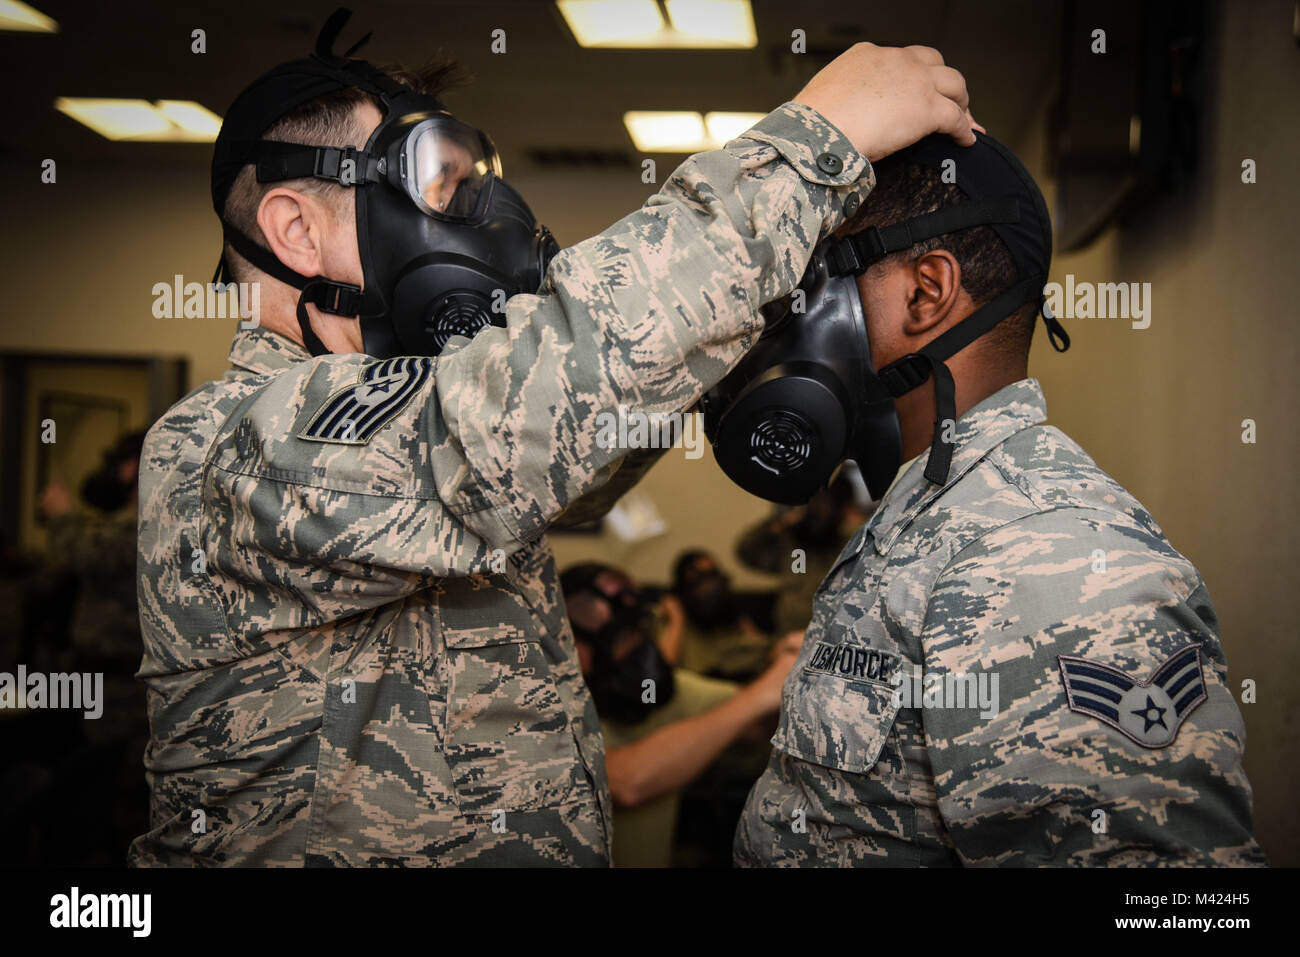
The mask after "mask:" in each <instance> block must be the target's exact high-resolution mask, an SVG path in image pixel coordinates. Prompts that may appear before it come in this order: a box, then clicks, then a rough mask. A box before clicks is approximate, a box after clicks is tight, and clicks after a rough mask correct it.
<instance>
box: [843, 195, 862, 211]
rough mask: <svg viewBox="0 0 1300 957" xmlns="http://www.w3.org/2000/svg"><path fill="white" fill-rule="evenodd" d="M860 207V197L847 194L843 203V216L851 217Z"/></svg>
mask: <svg viewBox="0 0 1300 957" xmlns="http://www.w3.org/2000/svg"><path fill="white" fill-rule="evenodd" d="M861 205H862V197H861V196H859V195H858V194H857V193H849V198H848V199H846V200H845V201H844V215H845V216H853V215H854V214H855V213H856V212H857V211H858V207H859V206H861Z"/></svg>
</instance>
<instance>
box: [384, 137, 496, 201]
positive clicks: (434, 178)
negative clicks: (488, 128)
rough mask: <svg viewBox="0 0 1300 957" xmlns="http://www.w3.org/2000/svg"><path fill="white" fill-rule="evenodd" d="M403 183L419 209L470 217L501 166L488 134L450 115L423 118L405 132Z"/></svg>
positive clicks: (486, 194)
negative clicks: (492, 149) (486, 135)
mask: <svg viewBox="0 0 1300 957" xmlns="http://www.w3.org/2000/svg"><path fill="white" fill-rule="evenodd" d="M405 152H406V157H405V159H406V162H405V163H404V164H403V168H402V171H401V175H402V181H403V182H402V185H403V187H404V188H405V189H406V192H407V193H408V194H409V195H410V196H411V198H412V199H413V200H414V201H415V204H416V205H417V206H419V207H420V209H421V210H422V211H424V212H425V213H428V214H429V215H430V216H435V217H439V218H442V219H449V220H455V221H457V222H472V221H473V220H474V219H475V218H476V217H477V216H479V215H481V213H482V212H483V210H484V209H485V208H486V205H487V198H488V194H489V193H490V191H491V184H492V178H493V175H494V174H496V171H497V170H498V169H499V167H500V163H499V161H498V160H497V158H496V155H495V153H493V152H492V151H491V144H490V143H489V142H488V141H487V138H486V137H485V136H484V135H483V134H482V133H480V132H479V131H478V130H476V129H474V128H473V127H470V126H466V125H465V124H464V123H461V122H460V121H459V120H456V119H454V118H452V117H450V116H437V117H433V118H431V119H427V120H423V121H421V122H420V123H418V124H416V126H415V127H413V128H412V130H411V131H410V133H408V134H407V137H406V144H405Z"/></svg>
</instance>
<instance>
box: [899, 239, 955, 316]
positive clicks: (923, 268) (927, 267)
mask: <svg viewBox="0 0 1300 957" xmlns="http://www.w3.org/2000/svg"><path fill="white" fill-rule="evenodd" d="M909 271H910V273H911V275H910V276H909V279H910V285H911V290H910V292H911V296H910V298H909V300H908V304H907V317H906V319H905V320H904V324H903V332H904V334H905V335H909V336H920V335H925V334H927V333H930V332H932V331H934V330H936V329H938V328H939V327H941V326H943V325H944V324H945V323H946V322H947V320H949V319H955V318H956V316H955V315H954V312H955V310H956V309H957V307H958V305H959V303H960V300H961V298H962V288H961V264H960V263H958V262H957V257H956V256H954V255H953V254H952V253H950V252H949V251H948V250H946V249H935V250H931V251H930V252H928V253H925V254H924V255H923V256H921V257H920V258H919V259H917V260H916V261H915V262H913V263H911V264H910V270H909Z"/></svg>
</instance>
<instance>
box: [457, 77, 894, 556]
mask: <svg viewBox="0 0 1300 957" xmlns="http://www.w3.org/2000/svg"><path fill="white" fill-rule="evenodd" d="M873 185H874V175H873V173H872V170H871V167H870V165H869V164H868V163H867V161H866V159H865V157H863V156H861V155H860V154H858V153H857V152H856V151H855V150H854V149H853V147H852V145H851V144H850V143H849V141H848V140H847V139H846V138H845V137H844V135H843V134H842V133H840V132H839V131H838V130H836V129H835V128H834V127H833V126H831V125H830V124H829V123H827V122H826V120H825V119H823V118H822V117H821V116H820V115H819V114H817V113H816V112H814V111H813V110H811V109H808V108H807V107H803V106H800V105H797V104H792V103H787V104H786V105H784V106H782V107H781V108H780V109H778V110H776V111H774V112H773V113H771V114H769V115H768V116H767V117H765V118H764V119H763V120H762V121H760V122H759V123H758V124H757V125H756V126H755V127H754V128H753V129H752V130H750V131H749V132H747V133H746V134H744V135H743V136H741V137H739V138H738V139H736V140H733V141H732V142H731V143H729V144H727V146H726V148H724V149H721V150H716V151H713V152H708V153H701V154H699V155H696V156H693V157H691V158H690V159H688V160H687V161H686V162H685V163H683V164H682V165H681V166H680V167H679V168H678V169H677V170H676V172H674V173H673V174H672V176H671V177H670V178H669V180H668V181H667V182H666V183H665V185H664V187H663V188H662V189H661V190H660V191H659V192H658V193H657V194H656V195H654V196H652V197H651V198H650V199H649V200H648V201H647V202H646V203H645V205H644V206H643V207H642V209H641V210H639V211H638V212H636V213H633V214H632V215H630V216H627V217H626V218H624V219H622V220H621V221H619V222H618V223H615V224H614V225H613V226H611V227H610V228H609V229H607V230H605V231H604V232H603V233H601V234H600V235H598V236H595V237H593V238H592V239H589V240H586V241H585V242H582V243H579V244H578V245H576V246H573V247H571V248H569V249H566V250H564V251H563V252H561V253H560V254H559V255H558V256H557V257H556V259H555V260H554V262H553V263H552V264H551V267H550V269H549V272H548V274H547V279H546V283H545V286H544V289H543V293H542V294H541V295H536V296H516V297H514V298H513V299H511V300H510V301H509V302H508V303H507V305H506V327H505V328H495V327H494V328H490V329H486V330H484V331H482V332H480V333H479V334H478V335H477V336H476V337H475V338H474V339H473V340H472V341H470V342H467V343H463V344H461V345H460V348H459V349H456V350H454V351H451V352H445V353H444V354H443V355H442V356H441V357H440V358H439V360H438V376H437V390H438V398H439V401H440V403H441V407H442V411H443V414H444V417H445V420H446V422H447V426H448V429H449V431H450V433H451V435H453V436H454V437H455V438H456V440H457V441H458V442H459V443H460V444H461V446H463V449H464V457H465V461H466V462H467V464H468V468H469V474H468V475H467V476H466V479H465V482H464V483H463V485H462V487H461V489H460V495H461V496H462V498H464V497H469V496H476V495H481V496H483V497H484V498H485V499H486V501H487V502H488V503H489V507H487V508H482V509H478V510H474V511H467V512H466V513H465V521H466V523H467V524H468V526H469V527H470V528H471V529H473V530H474V531H475V532H476V533H477V534H478V535H480V536H481V537H482V538H483V539H484V540H486V541H489V542H491V543H492V544H494V545H499V546H507V547H508V543H509V542H511V541H529V540H531V539H533V538H535V537H537V536H538V535H539V534H541V533H542V531H543V530H544V529H545V528H546V526H547V525H548V523H550V522H551V521H552V520H553V519H554V518H555V517H556V516H557V515H558V514H560V513H561V512H562V511H563V510H564V509H565V508H566V507H567V506H568V505H569V504H570V503H571V502H573V501H574V500H575V499H577V498H579V497H580V496H582V495H583V494H585V493H586V492H588V491H590V490H591V489H593V488H595V487H597V486H599V485H601V484H603V483H604V482H606V481H607V480H608V479H609V478H610V477H611V475H612V474H613V471H614V469H615V467H616V463H617V461H618V459H619V458H620V457H622V456H623V455H625V454H626V451H627V450H623V449H617V448H604V447H602V445H601V444H600V443H599V442H598V441H597V433H598V430H599V429H598V423H599V421H600V418H601V416H602V414H604V415H607V416H616V415H618V414H620V413H623V412H634V413H646V414H664V413H673V412H680V411H682V410H684V409H686V408H687V407H689V406H690V405H692V404H693V403H694V402H695V401H696V399H698V397H699V396H700V395H701V394H702V393H703V392H704V391H706V390H707V389H708V388H710V387H711V386H712V385H713V384H714V383H716V382H717V381H718V380H719V379H720V378H721V377H722V376H723V375H724V374H725V373H726V372H727V371H728V370H729V369H730V368H731V367H732V366H733V365H734V364H735V363H736V362H737V361H739V359H740V357H741V356H742V355H743V354H744V352H745V351H746V350H747V349H748V347H749V346H750V345H751V344H752V342H753V341H754V339H755V337H756V336H757V334H758V332H759V329H760V323H761V320H760V317H759V314H758V308H759V306H760V305H762V304H764V303H766V302H769V301H771V300H773V299H776V298H778V297H779V296H781V295H784V294H786V293H788V292H789V291H790V290H791V289H793V288H794V286H795V284H796V283H797V281H798V279H799V277H800V276H801V274H802V272H803V269H804V267H805V266H806V264H807V261H808V258H809V255H810V254H811V251H812V248H813V246H814V245H816V243H817V242H818V240H819V239H821V238H822V237H824V236H826V235H828V234H829V233H830V232H831V231H832V230H833V229H835V228H836V227H837V226H838V225H839V224H840V222H842V221H843V218H844V214H843V207H844V203H845V201H846V199H847V198H848V196H849V194H850V193H854V192H856V193H857V194H859V195H860V196H861V195H865V193H866V192H867V191H868V190H869V189H870V188H871V187H872V186H873ZM451 504H452V506H453V507H456V504H457V503H456V502H452V503H451Z"/></svg>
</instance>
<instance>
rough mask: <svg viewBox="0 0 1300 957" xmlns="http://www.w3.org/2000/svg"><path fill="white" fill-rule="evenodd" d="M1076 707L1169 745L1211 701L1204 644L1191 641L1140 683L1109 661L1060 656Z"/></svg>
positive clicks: (1150, 743)
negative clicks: (1203, 659)
mask: <svg viewBox="0 0 1300 957" xmlns="http://www.w3.org/2000/svg"><path fill="white" fill-rule="evenodd" d="M1057 662H1058V663H1059V665H1060V668H1061V685H1062V686H1063V687H1064V688H1065V699H1066V702H1067V703H1068V705H1069V708H1070V710H1071V711H1077V712H1078V713H1079V714H1086V715H1089V716H1091V717H1094V718H1097V719H1099V720H1100V721H1103V722H1105V723H1106V724H1108V725H1110V726H1111V727H1112V728H1115V729H1116V730H1117V731H1120V732H1121V733H1122V734H1124V735H1125V736H1126V737H1128V738H1130V739H1132V740H1133V741H1136V742H1137V743H1138V744H1140V745H1142V747H1144V748H1165V747H1168V746H1169V745H1170V744H1172V743H1173V741H1174V738H1175V737H1176V736H1177V735H1178V729H1179V728H1180V727H1182V724H1183V722H1184V721H1185V720H1187V716H1188V715H1189V714H1191V713H1192V712H1193V711H1194V710H1196V707H1197V706H1198V705H1199V704H1200V703H1201V702H1202V701H1204V700H1205V699H1206V697H1207V692H1206V687H1205V675H1204V673H1203V671H1202V665H1201V645H1200V643H1199V642H1198V643H1196V644H1193V645H1188V646H1187V647H1186V648H1183V649H1182V650H1181V651H1178V652H1176V653H1175V654H1173V655H1171V656H1170V657H1169V658H1167V659H1166V660H1165V661H1164V662H1163V663H1162V664H1161V665H1159V666H1158V667H1157V668H1156V670H1155V671H1153V672H1152V673H1151V675H1150V677H1148V678H1146V679H1145V680H1142V681H1139V680H1138V679H1136V678H1134V677H1132V676H1130V675H1128V674H1125V673H1124V672H1123V671H1121V670H1119V669H1118V668H1114V667H1112V666H1110V665H1108V664H1106V663H1105V662H1102V661H1096V660H1094V659H1091V658H1077V657H1074V656H1072V655H1057Z"/></svg>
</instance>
